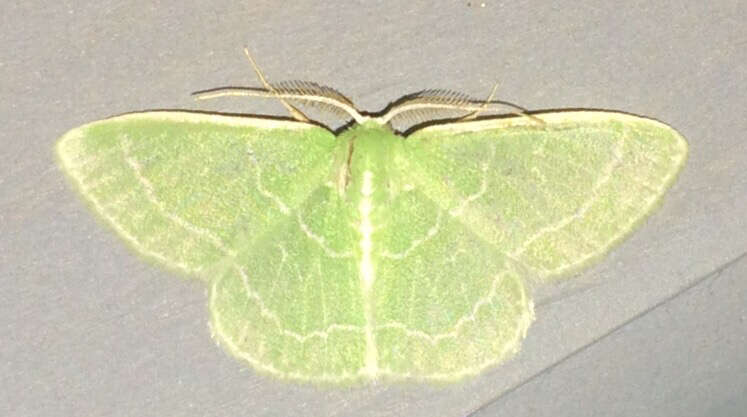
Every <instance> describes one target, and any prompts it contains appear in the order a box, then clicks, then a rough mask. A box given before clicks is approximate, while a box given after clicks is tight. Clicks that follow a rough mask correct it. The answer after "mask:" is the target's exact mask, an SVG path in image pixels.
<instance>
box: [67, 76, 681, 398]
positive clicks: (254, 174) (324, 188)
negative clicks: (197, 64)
mask: <svg viewBox="0 0 747 417" xmlns="http://www.w3.org/2000/svg"><path fill="white" fill-rule="evenodd" d="M255 69H256V66H255ZM257 72H258V75H259V77H260V79H261V80H262V82H263V84H264V88H263V89H220V90H215V91H213V92H211V93H207V94H203V95H202V96H201V97H202V98H209V97H213V96H220V95H253V96H261V97H274V98H277V99H280V100H281V101H282V102H283V104H284V105H286V107H287V108H288V109H289V110H290V111H291V113H292V114H293V116H294V118H295V119H296V120H279V119H271V118H262V117H237V116H227V115H219V114H205V113H195V112H186V111H174V112H172V111H151V112H143V113H132V114H127V115H123V116H117V117H112V118H109V119H105V120H100V121H96V122H93V123H89V124H86V125H84V126H81V127H78V128H76V129H73V130H71V131H70V132H68V133H66V134H65V135H64V136H63V137H62V138H61V139H60V140H59V142H58V143H57V153H58V155H59V161H60V164H61V166H62V168H63V170H64V171H65V172H66V173H67V174H68V175H69V177H70V178H71V179H72V182H73V183H74V184H75V185H76V186H77V189H78V190H79V191H80V193H81V194H82V196H83V197H84V198H85V200H86V201H87V202H88V203H90V205H91V207H92V208H93V210H94V211H95V212H96V213H97V214H98V215H100V216H101V217H102V218H103V219H105V220H106V222H107V223H108V224H109V225H111V227H113V228H114V230H116V232H117V233H118V234H119V235H120V236H121V237H122V238H124V240H125V241H127V243H128V244H129V245H130V246H131V247H132V248H133V249H134V250H135V251H136V252H137V253H139V254H141V255H144V256H146V257H147V258H150V259H151V260H154V261H156V262H157V263H158V264H160V265H163V266H166V267H168V268H171V269H174V270H178V271H180V272H183V273H186V274H188V275H190V276H194V277H199V278H201V279H203V280H204V281H205V282H206V283H207V285H208V286H209V309H210V313H211V327H212V331H213V334H214V337H215V338H216V339H217V340H218V341H219V342H220V344H221V345H222V346H223V347H225V349H227V350H228V351H229V352H230V353H231V354H233V355H234V356H236V357H238V358H241V359H243V360H245V361H247V362H248V363H249V364H251V366H252V367H253V368H254V369H256V370H258V371H260V372H264V373H269V374H272V375H275V376H278V377H283V378H290V379H296V380H302V381H314V382H325V383H332V384H344V383H349V382H354V381H372V380H377V379H390V380H391V379H415V380H456V379H459V378H461V377H464V376H469V375H474V374H477V373H479V372H481V371H483V370H484V369H486V368H489V367H491V366H494V365H496V364H498V363H500V362H501V361H503V360H505V359H506V358H508V357H510V356H511V355H512V354H514V353H515V352H517V351H518V349H519V346H520V344H521V340H522V339H523V338H524V336H525V334H526V332H527V329H528V327H529V325H530V323H531V322H532V320H533V318H534V313H533V307H532V301H531V298H530V294H529V293H528V288H527V282H528V280H531V281H533V282H543V281H547V280H550V279H553V278H557V277H561V276H567V275H569V274H571V273H573V272H576V271H578V270H579V269H580V268H582V267H584V266H587V265H588V264H589V263H590V262H592V261H594V260H596V259H599V258H600V257H601V256H602V255H604V254H605V253H606V252H607V251H609V250H610V248H611V247H612V246H614V245H615V244H616V243H617V242H619V241H620V240H621V239H622V238H624V237H625V236H626V235H628V234H629V233H630V232H631V231H632V230H633V229H634V228H635V227H636V226H637V225H638V224H640V223H641V221H642V220H643V219H644V218H645V217H646V216H647V215H648V214H649V213H650V212H651V211H652V210H653V209H654V207H655V206H656V205H657V202H659V200H660V198H661V196H662V194H663V193H664V192H665V190H666V189H667V188H668V187H669V186H670V185H671V184H672V182H673V181H674V179H675V177H676V176H677V174H678V172H679V171H680V169H681V168H682V166H683V164H684V162H685V160H686V157H687V143H686V141H685V140H684V139H683V138H682V136H680V135H679V134H678V133H677V132H676V131H675V130H673V129H672V128H670V127H669V126H667V125H665V124H663V123H660V122H657V121H654V120H651V119H647V118H643V117H637V116H632V115H628V114H623V113H618V112H610V111H554V112H545V113H532V114H531V115H530V114H519V115H513V116H508V117H507V116H492V117H485V118H481V119H479V120H467V119H470V118H472V119H474V118H475V116H477V114H478V113H480V112H482V111H486V110H489V108H490V102H489V100H488V101H482V102H476V101H471V100H468V99H466V98H464V97H462V96H459V95H456V94H451V93H444V92H439V91H428V92H425V93H421V94H418V95H413V96H408V97H406V98H404V99H402V100H400V101H398V102H396V103H395V104H393V105H392V106H390V107H389V110H388V111H387V112H386V113H384V114H381V115H366V114H363V113H360V112H358V111H357V110H356V109H355V107H354V106H353V105H352V103H351V102H350V101H349V100H348V99H346V98H345V97H344V96H342V95H341V94H339V93H337V92H336V91H334V90H332V89H330V88H327V87H320V86H318V85H316V84H312V83H302V82H292V83H281V84H269V83H267V82H266V81H265V80H264V78H263V77H262V75H261V73H259V70H257ZM292 103H295V104H301V105H304V104H317V105H319V106H321V107H326V108H333V109H337V110H340V111H342V112H344V113H345V114H348V115H350V117H352V118H353V120H354V123H352V124H351V125H350V126H349V127H348V128H346V129H344V130H342V131H341V132H339V134H335V133H333V132H332V131H330V130H328V129H327V128H324V127H322V126H320V125H318V124H315V123H311V122H309V121H308V118H306V116H305V115H304V114H303V113H301V111H300V110H298V108H296V107H295V106H294V104H292ZM436 110H449V111H454V112H457V113H459V112H461V113H459V114H460V115H461V116H460V117H461V119H457V120H454V119H451V120H450V121H447V122H444V123H431V124H430V125H428V126H426V127H423V128H419V129H417V128H416V129H411V130H410V132H411V133H409V134H407V135H400V134H398V133H396V132H395V131H393V130H392V128H390V125H391V123H393V122H395V121H397V120H399V119H401V118H407V117H412V116H413V115H416V116H420V115H421V113H423V112H424V111H436Z"/></svg>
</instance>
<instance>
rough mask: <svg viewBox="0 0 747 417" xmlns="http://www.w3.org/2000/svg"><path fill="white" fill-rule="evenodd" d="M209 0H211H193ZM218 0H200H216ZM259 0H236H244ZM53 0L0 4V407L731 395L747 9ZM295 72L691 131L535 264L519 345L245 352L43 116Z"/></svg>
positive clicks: (168, 100) (690, 404) (669, 402)
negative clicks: (370, 365) (255, 64)
mask: <svg viewBox="0 0 747 417" xmlns="http://www.w3.org/2000/svg"><path fill="white" fill-rule="evenodd" d="M203 3H204V5H203ZM208 3H210V5H208ZM250 3H254V4H250ZM306 3H307V2H303V3H302V2H280V3H278V2H275V1H266V2H228V1H216V2H196V1H195V2H186V3H179V4H177V3H173V6H161V5H155V4H154V2H151V1H140V2H122V3H121V4H120V3H117V2H111V1H104V2H89V3H88V4H84V2H82V1H60V2H55V3H49V2H39V1H36V2H33V1H32V2H23V3H22V5H20V6H18V5H10V6H8V5H6V6H4V10H3V13H2V16H1V17H0V41H1V42H2V44H3V45H4V48H3V52H2V53H1V54H2V55H0V80H2V81H1V82H0V96H1V97H3V100H2V102H0V114H2V117H3V126H4V128H3V130H2V133H0V145H2V152H0V280H1V282H0V284H2V288H3V289H2V291H1V292H0V329H2V342H1V343H0V387H2V389H0V414H1V415H13V416H16V415H17V416H37V415H137V416H145V415H175V416H180V415H185V416H190V415H200V416H202V415H205V416H212V415H216V416H217V415H316V416H320V415H340V416H347V415H356V416H366V415H372V416H389V415H410V416H418V415H422V416H433V415H439V416H461V415H468V414H470V413H474V415H477V416H483V415H485V416H487V415H494V414H501V415H503V414H506V415H513V416H522V415H534V416H538V415H568V416H579V415H590V416H596V415H601V414H607V415H631V416H632V415H673V416H674V415H677V416H687V415H695V416H700V415H738V414H742V413H743V412H744V411H743V410H744V409H746V408H747V398H745V396H744V392H745V390H747V349H745V348H744V346H745V342H747V340H745V339H747V322H746V321H747V310H746V309H747V308H746V307H745V299H747V256H745V251H746V250H747V233H745V230H747V220H745V218H746V217H747V216H745V214H746V213H747V174H745V167H746V166H747V141H746V140H745V132H747V118H745V117H744V112H745V110H744V108H745V97H747V28H746V27H745V26H744V25H743V22H744V21H745V20H746V19H747V12H746V11H745V7H744V6H743V5H740V4H739V3H740V2H739V1H738V0H734V1H719V2H711V3H710V4H711V5H709V6H706V5H700V4H699V3H700V2H684V3H689V4H682V3H683V2H676V1H675V2H671V4H668V2H654V3H651V2H647V1H638V2H628V3H626V4H625V6H624V7H622V8H620V7H618V6H617V3H615V2H599V4H594V3H593V2H587V1H584V2H577V1H573V2H570V1H569V2H565V4H556V5H554V6H549V5H547V2H533V4H532V2H529V3H527V2H515V1H514V2H497V1H485V7H480V2H479V1H474V0H472V1H471V2H468V1H466V0H465V1H456V2H444V3H443V4H441V5H437V4H434V3H433V2H430V1H414V2H407V4H406V5H404V2H403V3H399V2H391V3H381V4H374V3H375V2H363V1H361V2H345V5H340V6H335V5H331V4H329V3H328V2H320V3H319V4H306ZM244 45H249V46H250V47H251V48H252V50H253V52H254V54H255V55H256V57H257V59H258V61H259V63H260V65H262V67H263V69H264V70H265V72H266V73H267V74H268V76H269V77H270V78H271V79H274V80H283V79H306V80H313V81H317V82H319V83H322V84H327V85H330V86H333V87H335V88H337V89H339V90H340V91H342V92H343V93H346V94H347V95H348V96H350V97H351V99H353V100H354V102H355V103H356V104H357V105H358V107H359V108H361V109H364V110H369V111H377V110H379V109H381V108H383V107H384V106H385V105H386V104H387V103H388V102H389V101H391V100H394V99H396V98H398V97H400V96H401V95H403V94H406V93H409V92H413V91H417V90H421V89H424V88H450V89H456V90H461V91H464V92H466V93H469V94H471V95H475V96H478V97H482V96H483V95H486V94H487V93H488V92H489V89H490V87H491V85H492V83H493V82H494V81H496V80H498V81H501V88H500V97H501V98H502V99H505V100H509V101H512V102H516V103H519V104H522V105H524V106H525V107H528V108H530V109H543V108H563V107H582V108H605V109H616V110H623V111H628V112H632V113H637V114H642V115H647V116H651V117H655V118H658V119H660V120H663V121H665V122H667V123H669V124H671V125H672V126H674V127H676V128H677V129H678V130H679V131H680V132H681V133H682V134H683V135H684V136H685V137H686V138H687V139H688V140H689V142H690V147H691V157H690V160H689V162H688V164H687V166H686V167H685V169H684V171H683V173H682V175H681V177H680V180H679V181H678V182H677V183H676V184H675V186H674V188H673V189H672V190H671V191H670V193H669V194H668V196H667V197H666V198H665V200H664V203H663V205H662V207H661V209H660V210H659V211H658V212H657V213H656V214H655V215H654V216H653V217H652V218H651V219H650V221H649V222H648V223H647V224H645V225H644V227H643V228H641V229H640V230H639V231H638V233H636V234H634V235H633V236H632V238H630V239H629V240H627V241H626V242H625V243H624V244H623V245H621V246H620V247H618V248H617V249H616V250H615V251H613V252H612V253H611V254H610V256H609V257H607V258H606V259H605V260H604V261H603V262H601V263H600V264H599V265H597V266H596V267H594V268H592V269H590V270H588V271H586V272H585V273H583V274H582V275H581V276H579V277H577V278H574V279H572V280H569V281H566V282H564V283H561V284H559V285H555V286H552V287H544V288H539V289H538V290H537V292H536V297H537V300H538V305H537V316H538V319H537V321H536V322H535V324H534V325H533V326H532V327H531V329H530V331H529V336H528V338H527V339H526V340H525V343H524V347H523V350H522V352H521V353H520V354H519V356H517V357H516V358H515V359H514V360H512V361H510V362H508V363H506V364H505V365H503V366H501V367H499V368H496V369H494V370H492V371H491V372H488V373H486V374H484V375H482V376H480V377H478V378H474V379H470V380H467V381H464V382H463V383H460V384H456V385H447V386H429V385H418V384H398V385H394V386H387V385H373V386H368V387H358V388H348V389H340V390H336V389H329V388H316V387H313V386H303V385H302V386H298V385H293V384H288V383H283V382H278V381H275V380H272V379H268V378H266V377H262V376H257V375H256V374H254V373H253V372H252V371H251V370H249V369H248V368H247V367H245V366H244V364H242V363H239V362H237V361H235V360H234V359H232V358H231V357H229V356H228V355H226V354H225V353H223V351H221V349H220V348H218V347H216V346H215V344H214V343H213V341H212V339H211V338H210V336H209V332H208V327H207V320H208V315H207V308H206V304H207V300H206V297H205V288H203V284H201V283H200V282H197V281H188V280H184V279H180V278H179V277H178V276H175V275H174V274H172V273H169V272H166V271H163V270H161V269H159V268H157V267H154V266H153V265H150V264H148V263H147V262H143V261H142V260H141V259H139V258H138V257H137V256H136V255H134V254H133V253H132V252H131V251H130V250H128V248H127V247H126V246H125V245H124V244H123V243H122V241H121V240H119V239H118V238H117V237H116V236H115V235H114V233H112V232H111V231H110V230H108V229H107V228H106V227H102V225H101V224H100V223H99V222H98V221H97V220H96V219H95V217H94V216H93V215H91V213H90V212H89V211H88V209H87V208H86V207H85V205H84V204H83V203H82V202H81V201H80V200H79V199H78V197H77V196H76V195H75V194H74V192H73V190H72V189H71V187H70V186H69V185H68V184H67V183H66V181H65V179H64V177H63V175H62V174H61V173H60V172H59V171H58V169H57V167H56V165H55V161H54V155H53V148H52V147H53V144H54V142H55V140H56V139H57V138H58V137H59V136H60V135H61V134H62V133H64V132H65V131H66V130H68V129H70V128H72V127H75V126H78V125H80V124H82V123H84V122H87V121H91V120H95V119H100V118H103V117H106V116H110V115H114V114H118V113H122V112H127V111H133V110H146V109H155V108H190V109H197V108H200V109H212V110H221V111H240V112H247V113H253V114H262V113H265V114H267V113H269V114H278V115H283V114H284V113H283V109H282V107H281V106H280V105H278V104H276V103H268V102H259V101H251V100H230V99H226V100H221V101H213V102H207V103H194V102H193V101H192V100H191V98H190V96H189V93H190V92H193V91H196V90H200V89H205V88H210V87H216V86H222V85H256V82H255V81H254V79H253V75H252V73H251V71H250V69H249V67H248V66H247V65H246V63H245V61H244V58H243V56H242V54H241V47H242V46H244Z"/></svg>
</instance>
